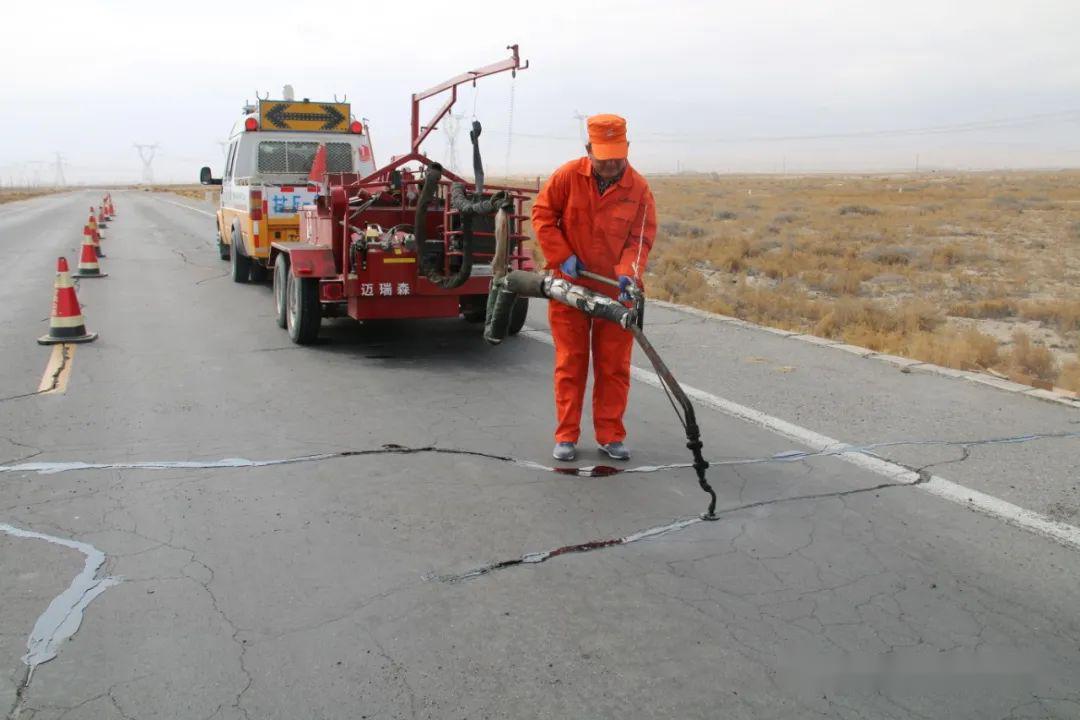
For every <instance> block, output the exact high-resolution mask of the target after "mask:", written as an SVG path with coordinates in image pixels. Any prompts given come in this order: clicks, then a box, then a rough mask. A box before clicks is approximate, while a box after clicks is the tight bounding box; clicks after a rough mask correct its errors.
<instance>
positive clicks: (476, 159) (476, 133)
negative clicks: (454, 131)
mask: <svg viewBox="0 0 1080 720" xmlns="http://www.w3.org/2000/svg"><path fill="white" fill-rule="evenodd" d="M481 130H482V128H481V127H480V121H479V120H473V121H472V130H470V131H469V141H470V142H471V143H472V167H473V175H475V176H476V183H475V184H476V194H477V195H480V194H481V193H483V192H484V163H483V161H481V160H480V131H481Z"/></svg>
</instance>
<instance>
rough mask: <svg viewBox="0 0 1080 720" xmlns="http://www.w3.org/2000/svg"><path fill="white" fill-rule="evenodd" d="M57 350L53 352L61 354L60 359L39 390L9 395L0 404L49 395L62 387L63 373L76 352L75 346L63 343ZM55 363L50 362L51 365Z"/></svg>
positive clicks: (43, 379) (45, 377) (47, 374)
mask: <svg viewBox="0 0 1080 720" xmlns="http://www.w3.org/2000/svg"><path fill="white" fill-rule="evenodd" d="M54 347H55V348H57V350H54V351H53V352H54V353H56V352H59V353H60V357H59V359H58V361H57V362H56V363H55V367H53V368H52V371H51V372H50V371H48V370H46V373H45V376H44V377H42V378H41V383H40V384H39V385H38V389H37V390H35V391H33V392H28V393H22V394H20V395H9V396H8V397H3V398H0V402H7V401H8V400H18V399H20V398H28V397H34V396H35V395H48V394H49V393H53V392H56V390H57V388H58V386H59V385H60V378H61V375H62V374H63V372H64V371H65V370H66V369H67V368H68V366H69V364H70V362H71V356H72V355H73V354H74V352H75V346H74V345H69V344H68V343H61V344H59V345H56V346H54ZM52 364H53V363H51V362H50V365H52Z"/></svg>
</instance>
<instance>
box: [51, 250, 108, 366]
mask: <svg viewBox="0 0 1080 720" xmlns="http://www.w3.org/2000/svg"><path fill="white" fill-rule="evenodd" d="M53 287H54V288H56V292H55V293H54V294H53V306H52V315H51V317H50V318H49V334H48V335H42V336H41V337H39V338H38V344H40V345H56V344H57V343H84V342H90V341H91V340H95V339H97V333H89V332H86V321H85V320H83V316H82V310H80V309H79V298H78V297H76V296H75V286H74V285H73V284H72V283H71V278H70V277H69V276H68V263H67V258H63V257H61V258H57V260H56V283H55V284H54V285H53Z"/></svg>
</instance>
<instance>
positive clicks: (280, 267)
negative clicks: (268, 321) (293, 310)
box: [274, 253, 289, 328]
mask: <svg viewBox="0 0 1080 720" xmlns="http://www.w3.org/2000/svg"><path fill="white" fill-rule="evenodd" d="M288 287H289V256H288V255H287V254H285V253H281V254H279V255H278V256H277V260H275V261H274V310H275V311H277V317H276V320H277V326H278V327H279V328H283V327H286V325H287V324H288V318H286V311H287V309H288V304H289V299H288V297H287V296H286V292H287V291H288Z"/></svg>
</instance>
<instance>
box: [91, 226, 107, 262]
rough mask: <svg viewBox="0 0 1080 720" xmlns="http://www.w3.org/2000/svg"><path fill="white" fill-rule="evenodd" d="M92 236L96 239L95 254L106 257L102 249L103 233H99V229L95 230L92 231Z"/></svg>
mask: <svg viewBox="0 0 1080 720" xmlns="http://www.w3.org/2000/svg"><path fill="white" fill-rule="evenodd" d="M90 238H91V239H92V240H93V241H94V255H96V256H97V257H99V258H103V257H105V253H104V252H103V251H102V249H101V233H99V232H98V231H97V230H94V231H93V232H92V233H90Z"/></svg>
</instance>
